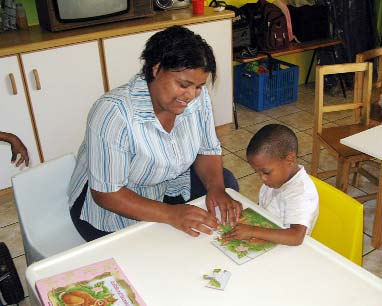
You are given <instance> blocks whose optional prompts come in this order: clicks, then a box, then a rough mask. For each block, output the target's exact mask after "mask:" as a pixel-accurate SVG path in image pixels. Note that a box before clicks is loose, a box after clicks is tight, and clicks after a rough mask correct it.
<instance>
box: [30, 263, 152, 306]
mask: <svg viewBox="0 0 382 306" xmlns="http://www.w3.org/2000/svg"><path fill="white" fill-rule="evenodd" d="M36 290H37V292H38V295H39V297H40V300H41V302H42V303H43V305H44V306H74V305H76V306H145V305H146V304H145V303H144V301H143V300H142V298H141V297H140V296H139V294H138V293H137V292H136V291H135V289H134V287H133V286H132V285H131V283H130V282H129V280H128V279H127V277H126V276H125V274H124V273H123V271H122V270H121V268H120V267H119V265H118V264H117V262H116V261H115V260H114V259H113V258H110V259H106V260H103V261H99V262H96V263H93V264H90V265H87V266H83V267H80V268H78V269H75V270H71V271H67V272H64V273H61V274H57V275H54V276H51V277H47V278H44V279H41V280H38V281H37V282H36Z"/></svg>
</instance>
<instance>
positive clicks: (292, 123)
mask: <svg viewBox="0 0 382 306" xmlns="http://www.w3.org/2000/svg"><path fill="white" fill-rule="evenodd" d="M277 119H278V120H280V121H281V122H282V123H284V124H285V125H287V126H289V127H294V128H296V129H297V130H299V131H303V130H306V129H309V128H311V127H313V119H314V117H313V115H312V114H310V113H308V112H306V111H299V112H297V113H293V114H289V115H286V116H282V117H279V118H277Z"/></svg>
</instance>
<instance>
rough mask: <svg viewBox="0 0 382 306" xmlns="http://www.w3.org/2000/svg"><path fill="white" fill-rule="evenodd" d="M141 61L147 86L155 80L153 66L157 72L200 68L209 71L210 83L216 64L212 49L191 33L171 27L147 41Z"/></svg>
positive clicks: (178, 27) (198, 36)
mask: <svg viewBox="0 0 382 306" xmlns="http://www.w3.org/2000/svg"><path fill="white" fill-rule="evenodd" d="M141 60H143V61H144V64H143V67H142V73H143V74H144V76H145V79H146V81H147V83H150V82H152V81H153V80H154V76H153V67H154V66H155V65H156V64H158V63H159V69H165V70H183V69H196V68H202V69H203V70H204V71H205V72H210V73H211V77H212V82H214V81H215V79H216V62H215V56H214V53H213V51H212V48H211V47H210V46H209V45H208V44H207V42H206V41H205V40H204V39H203V38H201V37H200V35H197V34H195V33H194V32H192V31H191V30H189V29H187V28H185V27H181V26H172V27H169V28H167V29H166V30H163V31H160V32H158V33H156V34H154V35H153V36H151V37H150V38H149V40H148V41H147V42H146V47H145V49H144V50H143V52H142V54H141Z"/></svg>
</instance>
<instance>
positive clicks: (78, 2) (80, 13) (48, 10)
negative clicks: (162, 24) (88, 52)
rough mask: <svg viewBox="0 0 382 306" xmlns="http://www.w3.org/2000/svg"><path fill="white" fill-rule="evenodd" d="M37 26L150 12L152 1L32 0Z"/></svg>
mask: <svg viewBox="0 0 382 306" xmlns="http://www.w3.org/2000/svg"><path fill="white" fill-rule="evenodd" d="M36 6H37V13H38V18H39V22H40V25H41V26H42V27H44V28H45V29H47V30H49V31H53V32H55V31H62V30H68V29H73V28H79V27H86V26H90V25H95V24H101V23H107V22H114V21H119V20H125V19H132V18H140V17H145V16H151V15H153V14H154V10H153V0H36Z"/></svg>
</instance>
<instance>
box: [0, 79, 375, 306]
mask: <svg viewBox="0 0 382 306" xmlns="http://www.w3.org/2000/svg"><path fill="white" fill-rule="evenodd" d="M328 99H329V100H331V101H332V102H334V103H335V102H336V101H338V99H343V98H342V96H336V97H328ZM313 106H314V88H313V84H308V85H307V86H300V88H299V98H298V101H297V102H296V103H293V104H288V105H284V106H280V107H276V108H273V109H270V110H266V111H263V112H260V113H259V112H255V111H252V110H250V109H248V108H245V107H242V106H240V105H239V106H238V118H239V125H240V127H239V129H238V130H235V128H234V126H233V124H231V125H228V126H224V127H220V128H218V135H219V138H220V140H221V143H222V146H223V155H224V156H223V160H224V165H225V167H226V168H228V169H230V170H231V171H232V172H233V173H234V174H235V176H236V177H237V178H238V180H239V185H240V191H241V193H242V194H244V195H245V196H247V197H248V198H250V199H252V200H253V201H257V199H258V191H259V188H260V186H261V181H260V179H259V178H258V176H257V174H256V173H255V172H254V171H253V169H252V168H251V167H250V166H249V165H248V163H247V161H246V158H245V148H246V145H247V144H248V142H249V140H250V138H251V137H252V135H253V133H254V132H256V131H257V130H259V129H260V128H261V127H262V126H264V125H266V124H269V123H281V124H285V125H288V126H289V127H291V128H292V129H293V130H294V131H295V132H296V134H297V137H298V140H299V155H298V159H299V162H300V164H302V165H304V166H305V167H306V169H308V170H309V169H310V161H311V153H312V136H311V135H312V127H313V108H314V107H313ZM324 119H325V122H326V124H327V125H328V126H329V125H335V124H340V123H343V122H346V121H348V120H349V119H350V114H349V116H340V117H338V116H331V117H325V118H324ZM335 166H336V161H335V159H333V158H332V157H331V156H329V154H328V153H327V152H326V151H325V150H323V151H322V154H321V164H320V167H321V169H325V170H327V169H334V168H335ZM327 181H328V182H329V183H331V184H334V178H330V179H328V180H327ZM375 191H376V187H375V186H374V185H372V184H370V183H368V182H366V181H363V182H362V183H361V186H360V187H358V188H355V187H352V186H351V187H350V188H349V192H348V193H349V194H350V195H353V196H354V195H361V194H367V193H372V192H375ZM364 207H365V218H364V219H365V222H364V223H365V224H364V249H363V254H364V256H363V267H364V268H365V269H367V270H369V271H370V272H372V273H374V274H375V275H377V276H378V277H382V249H379V250H375V249H373V248H372V247H371V245H370V241H371V239H370V237H371V228H372V222H373V214H374V209H375V200H373V201H369V202H367V203H364ZM0 241H4V242H5V243H6V244H7V246H8V248H9V249H10V252H11V254H12V257H13V259H14V263H15V265H16V267H17V269H18V271H19V275H20V277H21V279H22V282H23V285H24V288H25V292H26V296H27V295H28V293H27V288H26V286H25V277H24V272H25V268H26V263H25V256H24V249H23V245H22V240H21V236H20V227H19V223H18V218H17V213H16V208H15V204H14V200H13V196H12V191H11V190H9V191H7V192H1V193H0ZM21 305H30V303H29V299H28V298H27V299H25V300H24V301H23V302H22V304H21ZM32 306H33V305H32Z"/></svg>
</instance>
